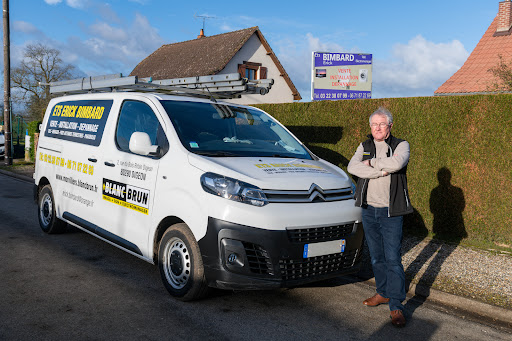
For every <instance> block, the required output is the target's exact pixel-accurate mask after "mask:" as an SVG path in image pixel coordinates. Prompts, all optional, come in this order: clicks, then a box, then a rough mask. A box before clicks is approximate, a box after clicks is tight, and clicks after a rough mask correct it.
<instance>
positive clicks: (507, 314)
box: [354, 276, 512, 330]
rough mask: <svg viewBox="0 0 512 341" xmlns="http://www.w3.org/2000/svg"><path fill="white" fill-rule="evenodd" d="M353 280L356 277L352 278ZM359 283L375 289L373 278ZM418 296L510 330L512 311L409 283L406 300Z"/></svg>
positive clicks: (461, 313)
mask: <svg viewBox="0 0 512 341" xmlns="http://www.w3.org/2000/svg"><path fill="white" fill-rule="evenodd" d="M354 278H357V277H356V276H354ZM359 283H364V284H366V285H369V286H372V287H375V278H371V279H368V280H366V281H360V282H359ZM418 296H420V297H421V299H424V300H425V301H426V302H429V303H432V304H434V305H437V306H441V307H449V308H451V310H452V311H456V313H457V314H458V315H463V316H464V317H465V318H468V319H471V320H473V321H476V322H480V323H484V324H489V325H492V326H499V327H502V328H506V329H509V330H512V310H509V309H505V308H502V307H497V306H494V305H492V304H488V303H484V302H480V301H477V300H474V299H470V298H467V297H462V296H457V295H453V294H449V293H446V292H443V291H440V290H437V289H433V288H427V287H424V286H421V285H416V284H413V283H410V284H409V291H408V292H407V298H408V299H411V298H413V297H418Z"/></svg>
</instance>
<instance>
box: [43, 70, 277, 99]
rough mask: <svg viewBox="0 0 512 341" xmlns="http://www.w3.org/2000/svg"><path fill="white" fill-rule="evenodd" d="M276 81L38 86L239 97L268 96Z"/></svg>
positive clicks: (234, 76)
mask: <svg viewBox="0 0 512 341" xmlns="http://www.w3.org/2000/svg"><path fill="white" fill-rule="evenodd" d="M273 84H274V80H273V79H260V80H249V79H247V78H242V76H241V75H240V73H228V74H220V75H210V76H197V77H187V78H174V79H164V80H153V79H152V78H139V77H137V76H125V77H123V75H122V74H120V73H118V74H112V75H104V76H95V77H83V78H78V79H72V80H66V81H60V82H51V83H39V85H47V86H48V85H49V86H50V93H52V94H81V93H91V92H115V91H137V92H156V93H165V94H172V95H182V96H193V97H205V98H240V97H241V95H245V94H260V95H265V94H267V93H268V92H269V90H270V88H271V87H272V85H273Z"/></svg>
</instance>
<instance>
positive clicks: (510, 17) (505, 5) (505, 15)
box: [496, 0, 512, 32]
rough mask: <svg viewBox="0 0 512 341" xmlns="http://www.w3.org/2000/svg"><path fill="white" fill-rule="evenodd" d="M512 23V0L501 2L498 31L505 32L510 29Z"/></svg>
mask: <svg viewBox="0 0 512 341" xmlns="http://www.w3.org/2000/svg"><path fill="white" fill-rule="evenodd" d="M511 24H512V3H511V2H510V0H505V1H502V2H500V9H499V11H498V28H497V29H496V32H505V31H508V30H509V29H510V26H511Z"/></svg>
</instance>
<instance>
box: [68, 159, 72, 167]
mask: <svg viewBox="0 0 512 341" xmlns="http://www.w3.org/2000/svg"><path fill="white" fill-rule="evenodd" d="M68 169H71V160H68Z"/></svg>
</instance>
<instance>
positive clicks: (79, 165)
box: [76, 162, 82, 172]
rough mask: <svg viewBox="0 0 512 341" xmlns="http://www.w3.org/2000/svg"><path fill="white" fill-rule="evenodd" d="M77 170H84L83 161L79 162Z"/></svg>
mask: <svg viewBox="0 0 512 341" xmlns="http://www.w3.org/2000/svg"><path fill="white" fill-rule="evenodd" d="M76 170H77V172H81V171H82V163H81V162H79V163H78V167H76Z"/></svg>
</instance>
